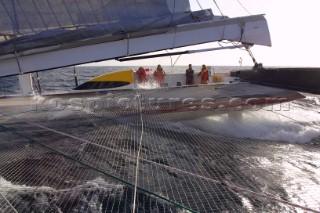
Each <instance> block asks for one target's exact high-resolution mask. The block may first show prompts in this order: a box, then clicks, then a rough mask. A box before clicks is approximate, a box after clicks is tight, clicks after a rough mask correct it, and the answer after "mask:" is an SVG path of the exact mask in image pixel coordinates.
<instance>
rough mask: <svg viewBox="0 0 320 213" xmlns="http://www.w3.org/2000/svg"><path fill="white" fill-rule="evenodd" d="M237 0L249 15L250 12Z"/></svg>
mask: <svg viewBox="0 0 320 213" xmlns="http://www.w3.org/2000/svg"><path fill="white" fill-rule="evenodd" d="M237 1H238V3H239V4H240V5H241V7H242V8H243V9H244V10H245V11H247V13H248V14H249V15H251V13H250V12H249V11H248V10H247V9H246V8H245V7H244V6H243V5H242V3H241V2H240V0H237Z"/></svg>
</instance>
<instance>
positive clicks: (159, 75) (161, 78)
mask: <svg viewBox="0 0 320 213" xmlns="http://www.w3.org/2000/svg"><path fill="white" fill-rule="evenodd" d="M153 76H154V77H155V79H156V80H157V82H158V84H159V85H160V86H163V83H164V78H165V76H166V72H165V71H164V70H163V69H162V67H161V65H160V64H159V65H158V66H157V69H156V70H155V71H154V73H153Z"/></svg>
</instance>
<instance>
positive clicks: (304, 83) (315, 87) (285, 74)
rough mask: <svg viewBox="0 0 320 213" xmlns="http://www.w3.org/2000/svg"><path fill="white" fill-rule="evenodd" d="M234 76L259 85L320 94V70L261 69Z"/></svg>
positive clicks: (241, 71)
mask: <svg viewBox="0 0 320 213" xmlns="http://www.w3.org/2000/svg"><path fill="white" fill-rule="evenodd" d="M232 76H234V77H240V78H241V79H242V80H245V81H249V82H255V83H259V84H265V85H272V86H277V87H282V88H288V89H293V90H299V91H304V92H311V93H317V94H319V93H320V80H319V79H320V68H302V67H301V68H259V69H258V70H255V71H252V70H240V71H235V72H233V73H232Z"/></svg>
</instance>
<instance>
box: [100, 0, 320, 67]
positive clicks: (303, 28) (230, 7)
mask: <svg viewBox="0 0 320 213" xmlns="http://www.w3.org/2000/svg"><path fill="white" fill-rule="evenodd" d="M198 2H199V3H200V5H201V6H202V7H203V8H212V10H213V12H214V14H217V15H220V12H219V10H218V9H217V7H216V6H215V4H214V1H213V0H198ZM216 2H217V4H218V5H219V7H220V9H221V11H222V12H223V14H224V15H227V16H229V17H236V16H247V15H249V14H248V12H247V11H246V10H245V9H243V7H242V6H241V5H240V4H239V2H241V4H242V5H243V6H244V7H245V8H246V9H247V10H248V11H249V12H250V13H251V14H252V15H254V14H265V17H266V19H267V21H268V24H269V30H270V34H271V41H272V47H264V46H254V47H252V49H251V50H252V52H253V54H254V56H255V58H256V59H257V61H258V62H261V63H263V65H264V66H299V67H320V53H319V50H320V44H319V41H318V40H319V39H320V24H319V20H320V15H319V9H320V1H319V0H304V1H298V0H216ZM190 3H191V8H192V10H199V9H200V7H199V6H198V3H197V1H196V0H190ZM217 46H218V44H217V43H209V44H203V45H198V46H194V47H188V48H183V49H182V50H186V49H198V48H210V47H217ZM240 57H241V58H242V61H243V65H248V66H251V65H253V64H252V60H251V58H250V57H249V55H248V54H247V52H246V51H243V50H219V51H215V52H206V53H197V54H190V55H183V56H181V57H180V59H179V60H178V62H177V64H176V65H187V64H189V63H192V64H194V65H201V64H207V65H230V66H238V65H239V58H240ZM176 58H177V57H176V56H175V57H173V60H175V59H176ZM140 64H141V65H155V64H163V65H170V64H171V59H170V57H162V58H154V59H146V60H140V61H131V62H122V63H120V62H116V61H113V60H111V61H106V62H100V63H96V64H95V65H109V66H116V65H119V66H127V65H128V66H133V65H140Z"/></svg>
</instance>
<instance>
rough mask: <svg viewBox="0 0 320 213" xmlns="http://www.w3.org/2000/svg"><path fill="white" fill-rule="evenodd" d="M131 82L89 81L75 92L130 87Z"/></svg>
mask: <svg viewBox="0 0 320 213" xmlns="http://www.w3.org/2000/svg"><path fill="white" fill-rule="evenodd" d="M129 84H130V83H129V82H124V81H99V82H98V81H88V82H85V83H83V84H81V85H80V86H78V87H76V88H75V90H87V89H111V88H118V87H123V86H127V85H129Z"/></svg>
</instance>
